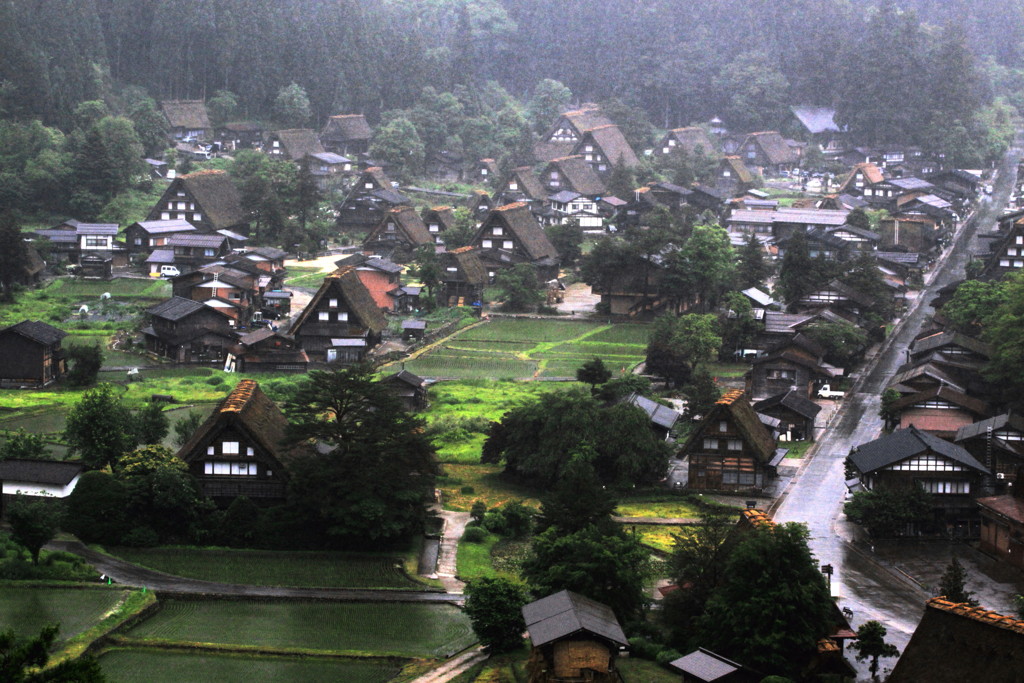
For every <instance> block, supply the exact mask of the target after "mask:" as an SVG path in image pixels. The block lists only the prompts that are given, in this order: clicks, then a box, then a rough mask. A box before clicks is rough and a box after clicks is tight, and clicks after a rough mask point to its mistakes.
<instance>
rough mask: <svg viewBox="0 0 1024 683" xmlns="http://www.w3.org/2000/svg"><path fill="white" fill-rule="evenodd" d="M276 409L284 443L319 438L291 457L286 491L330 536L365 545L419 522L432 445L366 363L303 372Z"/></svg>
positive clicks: (429, 485)
mask: <svg viewBox="0 0 1024 683" xmlns="http://www.w3.org/2000/svg"><path fill="white" fill-rule="evenodd" d="M284 412H285V414H286V415H287V416H288V420H289V425H288V431H287V438H288V440H289V442H290V443H292V444H294V445H296V446H310V445H312V444H314V443H318V444H320V445H321V448H320V449H318V450H316V451H315V452H313V453H310V454H308V455H305V456H302V457H298V458H297V459H296V461H295V465H294V468H293V472H292V481H291V491H290V496H291V500H292V501H293V502H294V504H296V505H297V506H298V507H299V508H300V509H302V510H304V511H305V512H306V514H308V515H310V517H311V518H312V520H313V522H314V523H315V524H316V525H317V526H318V527H319V528H320V529H321V530H322V533H323V534H324V535H325V536H326V538H327V539H328V540H329V541H330V542H332V543H338V544H344V543H349V544H352V543H361V544H363V545H365V544H367V543H376V542H380V541H386V540H393V539H396V538H400V537H403V536H407V535H408V534H410V533H412V532H414V531H417V530H418V529H420V528H421V525H422V523H423V520H424V518H425V507H424V503H425V501H426V500H427V499H428V498H429V497H430V495H431V494H432V492H433V487H434V477H435V475H436V470H437V465H436V452H435V449H434V446H433V444H432V443H431V441H430V439H429V437H427V436H426V435H425V433H424V431H423V422H422V420H421V419H420V418H418V417H416V416H414V415H410V414H408V413H406V412H405V411H404V410H403V409H402V407H401V404H400V403H399V402H398V399H397V398H396V397H395V396H394V395H393V394H392V393H391V392H390V391H388V390H387V388H386V387H384V386H382V385H380V384H378V383H377V382H375V381H373V369H372V367H370V366H367V365H357V366H352V367H348V368H339V369H336V370H331V371H323V370H320V371H313V372H310V373H309V375H308V376H307V378H306V379H305V381H303V382H301V383H300V384H299V386H298V388H297V389H296V391H295V394H294V396H293V397H292V398H291V399H290V400H288V401H287V402H286V403H285V404H284ZM307 450H308V449H307ZM325 451H326V452H325Z"/></svg>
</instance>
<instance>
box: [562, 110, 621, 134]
mask: <svg viewBox="0 0 1024 683" xmlns="http://www.w3.org/2000/svg"><path fill="white" fill-rule="evenodd" d="M563 117H564V118H566V119H567V120H568V121H569V123H570V124H571V125H572V127H573V128H575V129H576V133H577V134H578V135H583V131H585V130H589V129H591V128H597V127H598V126H607V125H609V124H611V123H612V120H611V119H609V118H608V117H607V116H605V115H604V114H603V113H601V108H600V107H598V106H597V105H596V104H595V105H590V106H583V107H580V108H579V109H574V110H572V111H566V112H562V116H561V117H559V119H558V121H556V122H555V126H557V125H558V123H559V122H560V121H561V120H562V118H563ZM554 132H555V131H554V126H552V129H551V133H554ZM548 137H550V133H549V134H548Z"/></svg>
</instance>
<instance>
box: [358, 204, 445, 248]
mask: <svg viewBox="0 0 1024 683" xmlns="http://www.w3.org/2000/svg"><path fill="white" fill-rule="evenodd" d="M391 223H394V224H395V227H396V228H397V231H396V232H397V233H398V234H400V235H402V236H403V237H404V241H405V242H407V243H409V244H411V245H412V246H420V245H422V244H433V243H434V238H433V237H431V235H430V231H429V230H427V226H426V224H425V223H424V222H423V219H422V218H420V215H419V214H418V213H416V209H415V208H414V207H412V206H398V207H395V208H394V209H389V210H388V212H387V213H385V214H384V216H383V217H382V218H381V219H380V222H379V223H377V226H376V227H374V229H373V230H371V231H370V234H368V235H367V236H366V240H365V241H364V244H370V243H371V242H375V241H377V240H381V239H383V238H384V235H386V234H387V226H388V225H389V224H391Z"/></svg>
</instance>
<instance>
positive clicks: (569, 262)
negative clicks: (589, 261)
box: [544, 218, 583, 269]
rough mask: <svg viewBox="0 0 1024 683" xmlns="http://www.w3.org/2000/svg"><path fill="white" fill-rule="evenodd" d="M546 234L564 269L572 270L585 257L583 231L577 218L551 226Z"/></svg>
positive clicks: (546, 230)
mask: <svg viewBox="0 0 1024 683" xmlns="http://www.w3.org/2000/svg"><path fill="white" fill-rule="evenodd" d="M544 232H545V234H546V235H547V236H548V239H549V240H550V241H551V245H552V246H553V247H554V248H555V251H557V252H558V256H559V258H560V259H561V261H562V267H563V268H567V269H568V268H571V267H572V266H574V265H575V264H576V262H577V261H579V260H580V257H581V256H583V250H582V247H583V229H582V228H580V223H579V221H578V220H576V219H575V218H571V219H569V220H567V221H566V222H564V223H555V224H554V225H549V226H548V227H547V228H546V229H545V231H544Z"/></svg>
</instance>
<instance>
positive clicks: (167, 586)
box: [46, 541, 463, 603]
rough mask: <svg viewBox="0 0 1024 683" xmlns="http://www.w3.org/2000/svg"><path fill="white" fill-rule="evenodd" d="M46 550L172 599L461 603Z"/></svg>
mask: <svg viewBox="0 0 1024 683" xmlns="http://www.w3.org/2000/svg"><path fill="white" fill-rule="evenodd" d="M46 549H47V550H62V551H64V552H68V553H74V554H75V555H78V556H80V557H82V558H84V559H85V560H86V561H87V562H88V563H89V564H91V565H92V566H93V567H95V568H96V570H97V571H99V572H101V573H103V574H106V575H107V576H109V577H110V578H111V579H113V580H114V582H115V583H119V584H123V585H125V586H135V587H139V588H141V587H143V586H145V587H146V588H147V589H148V590H152V591H157V592H158V593H166V594H173V595H221V596H232V597H250V598H257V597H258V598H290V599H294V600H301V599H310V600H334V601H337V602H430V603H453V602H461V601H462V599H463V596H462V595H460V594H456V593H442V592H434V591H403V590H373V589H358V588H286V587H281V586H249V585H244V584H237V583H220V582H218V581H203V580H201V579H189V578H185V577H181V576H172V575H171V574H164V573H163V572H158V571H154V570H152V569H146V568H144V567H139V566H138V565H134V564H131V563H130V562H125V561H124V560H120V559H118V558H116V557H111V556H110V555H104V554H103V553H99V552H96V551H95V550H91V549H90V548H88V547H86V546H85V545H84V544H82V543H79V542H77V541H53V542H51V543H49V544H48V545H47V546H46Z"/></svg>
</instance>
